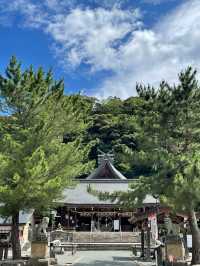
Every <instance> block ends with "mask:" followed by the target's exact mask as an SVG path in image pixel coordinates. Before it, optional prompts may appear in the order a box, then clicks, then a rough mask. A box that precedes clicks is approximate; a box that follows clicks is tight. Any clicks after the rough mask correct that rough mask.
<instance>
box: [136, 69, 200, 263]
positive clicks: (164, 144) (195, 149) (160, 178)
mask: <svg viewBox="0 0 200 266" xmlns="http://www.w3.org/2000/svg"><path fill="white" fill-rule="evenodd" d="M137 90H138V94H139V97H140V98H141V99H142V100H143V111H142V112H141V115H140V118H141V116H142V117H143V119H142V120H141V119H140V121H141V123H140V124H141V126H142V128H143V136H141V137H142V139H143V156H144V158H146V159H148V158H150V162H151V164H152V166H151V171H150V172H151V174H150V175H146V176H142V177H141V178H140V180H139V182H138V184H136V185H133V186H132V188H133V191H134V192H135V194H136V195H138V198H139V197H140V199H141V200H142V198H144V197H145V194H147V193H150V194H157V195H159V196H160V200H161V203H164V204H166V205H168V206H170V207H171V208H172V209H174V210H178V211H183V212H185V213H187V215H188V218H189V224H190V228H191V233H192V239H193V240H192V241H193V249H192V264H199V263H200V231H199V228H198V225H197V219H196V211H197V209H198V207H199V203H200V193H199V191H200V134H199V133H200V120H199V117H200V87H199V84H198V81H197V78H196V71H194V70H192V68H190V67H189V68H188V69H186V71H184V72H181V73H180V75H179V84H177V85H174V86H170V85H169V84H168V83H166V82H162V83H161V85H160V88H159V89H158V90H155V89H154V88H151V87H145V86H138V88H137ZM139 195H140V196H139Z"/></svg>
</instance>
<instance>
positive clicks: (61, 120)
mask: <svg viewBox="0 0 200 266" xmlns="http://www.w3.org/2000/svg"><path fill="white" fill-rule="evenodd" d="M0 111H1V116H0V136H1V137H0V203H1V204H0V214H1V215H3V216H6V217H8V216H11V217H12V224H13V227H12V247H13V257H14V258H18V257H20V245H19V232H18V223H19V212H20V211H23V210H30V209H36V210H41V209H44V208H47V207H49V206H51V205H52V202H53V201H54V200H55V199H57V198H58V197H61V196H62V191H63V189H64V188H65V187H66V186H69V185H72V177H75V176H77V175H80V174H81V173H85V172H89V170H90V168H91V166H92V165H91V163H88V160H87V155H88V152H89V151H90V148H91V145H92V144H91V145H90V143H88V144H87V145H84V146H83V145H82V135H83V132H85V130H86V129H87V123H86V122H85V121H84V120H83V118H82V115H81V114H80V115H79V113H78V112H77V111H76V112H75V111H74V106H73V102H72V100H71V99H70V98H66V97H65V96H64V95H63V81H54V80H53V76H52V73H51V71H49V72H48V73H46V74H45V73H44V72H43V70H42V69H41V68H39V69H38V70H37V71H34V70H33V68H32V67H30V68H28V69H27V70H25V71H22V69H21V66H20V64H19V63H18V62H17V60H16V59H15V58H14V57H13V58H12V59H11V61H10V64H9V65H8V67H7V69H6V73H5V75H4V76H2V75H0ZM64 132H65V133H68V134H73V135H74V133H75V132H78V135H75V136H74V138H73V140H71V141H69V142H68V143H67V144H64V143H63V142H62V137H63V134H64Z"/></svg>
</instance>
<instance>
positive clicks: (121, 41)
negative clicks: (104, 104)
mask: <svg viewBox="0 0 200 266" xmlns="http://www.w3.org/2000/svg"><path fill="white" fill-rule="evenodd" d="M3 2H4V5H5V6H6V8H7V10H8V12H15V11H18V12H21V14H22V15H23V17H24V25H25V26H27V27H39V28H41V29H42V30H43V31H44V32H45V33H46V34H48V35H50V36H51V37H52V40H53V46H54V52H55V54H56V56H57V57H58V58H59V60H60V61H61V63H62V65H63V66H64V67H65V68H66V69H67V70H68V69H69V67H70V68H72V69H73V68H78V67H79V66H80V65H81V64H82V63H85V64H88V66H89V67H90V69H91V73H88V74H90V75H95V72H96V71H101V70H109V71H110V72H111V73H112V75H111V76H109V77H107V78H106V79H104V80H103V81H102V83H101V84H99V86H98V88H97V89H96V93H95V95H98V96H100V97H108V96H110V95H112V96H114V95H116V96H120V97H123V98H126V97H128V96H130V95H133V94H135V84H136V82H142V83H150V84H153V85H157V84H158V83H159V82H160V81H161V80H162V79H164V78H165V79H166V80H168V81H170V82H176V80H177V74H178V73H179V72H180V71H181V70H182V69H184V68H185V67H187V65H193V66H195V67H196V68H199V67H200V61H199V56H200V1H199V0H190V1H187V2H185V3H184V4H181V5H180V6H179V7H178V8H177V9H176V10H174V11H173V12H172V13H171V14H167V15H166V16H165V17H164V18H163V19H162V20H161V21H160V22H159V23H157V25H155V26H154V27H153V28H151V29H145V28H144V27H143V26H142V22H141V20H142V17H141V14H140V12H139V10H137V9H136V10H130V9H129V10H127V9H124V8H121V7H120V5H117V6H115V5H114V6H112V7H110V8H104V7H98V8H95V9H94V8H93V9H92V8H89V7H83V6H82V7H81V6H75V7H74V5H71V6H70V7H69V5H68V7H67V5H65V2H64V1H62V0H45V1H44V2H43V5H36V4H34V2H35V1H34V2H32V1H31V0H26V1H25V0H13V3H14V5H13V4H12V5H8V4H6V0H0V6H1V5H2V3H3ZM69 2H70V1H69ZM119 2H120V1H118V3H119ZM25 3H26V4H25ZM68 4H69V3H68ZM60 7H62V8H60ZM110 72H109V73H110Z"/></svg>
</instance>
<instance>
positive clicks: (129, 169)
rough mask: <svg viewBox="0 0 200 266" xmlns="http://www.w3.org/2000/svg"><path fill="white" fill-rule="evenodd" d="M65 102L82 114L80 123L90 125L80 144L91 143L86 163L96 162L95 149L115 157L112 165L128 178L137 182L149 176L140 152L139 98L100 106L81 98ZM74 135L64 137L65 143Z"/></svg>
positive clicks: (146, 160) (147, 166)
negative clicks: (141, 176)
mask: <svg viewBox="0 0 200 266" xmlns="http://www.w3.org/2000/svg"><path fill="white" fill-rule="evenodd" d="M66 98H67V99H68V98H70V99H71V100H72V101H73V106H74V112H78V113H81V114H82V116H81V117H82V119H84V120H85V121H87V122H89V126H88V129H87V131H86V132H85V136H84V140H82V141H83V142H84V143H88V142H90V141H91V140H92V141H93V142H94V145H93V147H92V148H91V151H90V154H89V160H96V159H97V153H98V149H100V150H102V151H103V152H109V151H112V152H113V153H114V156H115V163H114V165H115V166H116V168H117V169H119V170H120V171H121V172H122V173H123V174H124V175H125V176H126V177H127V178H136V177H137V176H140V175H142V174H148V173H149V172H150V169H151V165H150V162H149V158H146V157H145V156H144V154H143V152H142V143H143V135H142V132H141V123H142V120H143V117H141V112H140V111H141V110H144V106H143V103H142V101H141V99H140V98H139V97H130V98H128V99H126V100H121V99H119V98H117V97H112V98H111V97H110V98H108V99H107V100H104V101H101V102H100V101H98V100H97V99H95V98H91V97H87V96H81V95H73V96H66ZM74 134H78V132H76V131H74V132H72V133H71V134H70V135H69V134H68V135H65V136H64V142H66V143H67V142H70V141H72V140H73V138H74V137H75V136H74ZM86 175H87V173H86V174H85V176H86ZM82 177H84V175H83V176H82Z"/></svg>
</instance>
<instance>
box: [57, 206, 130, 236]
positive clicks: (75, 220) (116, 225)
mask: <svg viewBox="0 0 200 266" xmlns="http://www.w3.org/2000/svg"><path fill="white" fill-rule="evenodd" d="M132 215H133V213H132V212H127V211H124V210H121V209H120V208H94V207H91V208H88V207H85V208H84V207H79V206H77V207H75V208H74V207H71V208H69V207H68V206H66V207H60V208H58V209H57V215H56V217H55V227H58V225H59V224H60V225H61V226H62V228H63V229H65V230H76V231H87V232H89V231H90V232H97V231H99V232H120V231H124V232H131V231H133V227H134V226H133V225H132V224H131V223H130V222H129V219H130V218H131V217H132Z"/></svg>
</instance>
